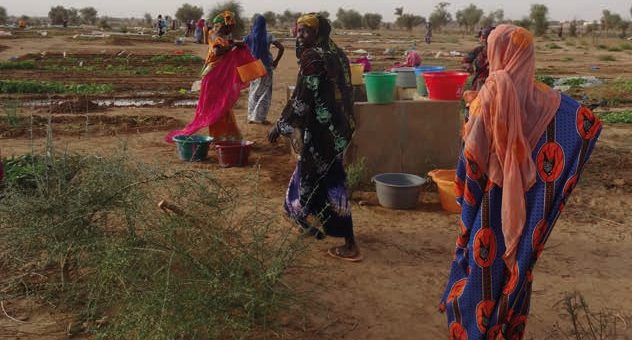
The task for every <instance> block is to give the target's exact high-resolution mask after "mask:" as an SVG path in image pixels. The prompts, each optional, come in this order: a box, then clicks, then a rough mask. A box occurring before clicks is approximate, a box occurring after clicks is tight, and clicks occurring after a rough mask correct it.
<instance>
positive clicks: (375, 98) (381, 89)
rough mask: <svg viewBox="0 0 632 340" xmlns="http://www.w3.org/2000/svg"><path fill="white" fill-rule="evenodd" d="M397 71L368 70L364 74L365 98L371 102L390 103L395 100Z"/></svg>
mask: <svg viewBox="0 0 632 340" xmlns="http://www.w3.org/2000/svg"><path fill="white" fill-rule="evenodd" d="M396 83H397V73H391V72H369V73H365V74H364V86H366V98H367V101H368V102H369V103H373V104H390V103H392V102H394V101H395V84H396Z"/></svg>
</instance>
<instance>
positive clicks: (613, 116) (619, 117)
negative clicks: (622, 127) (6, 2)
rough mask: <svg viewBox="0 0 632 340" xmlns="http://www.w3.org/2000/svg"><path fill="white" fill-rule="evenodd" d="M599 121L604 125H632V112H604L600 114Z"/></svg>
mask: <svg viewBox="0 0 632 340" xmlns="http://www.w3.org/2000/svg"><path fill="white" fill-rule="evenodd" d="M599 119H601V121H602V122H604V123H611V124H617V123H618V124H632V110H627V111H619V112H603V113H600V114H599Z"/></svg>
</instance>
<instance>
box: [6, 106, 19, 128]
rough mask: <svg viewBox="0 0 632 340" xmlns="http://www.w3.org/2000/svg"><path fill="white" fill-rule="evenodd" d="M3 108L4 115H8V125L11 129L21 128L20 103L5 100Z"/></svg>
mask: <svg viewBox="0 0 632 340" xmlns="http://www.w3.org/2000/svg"><path fill="white" fill-rule="evenodd" d="M2 108H3V109H4V113H5V115H6V120H7V125H8V126H9V127H10V128H16V127H19V126H20V125H21V124H22V123H21V122H20V117H19V115H18V112H19V108H20V105H19V102H16V101H11V100H5V101H4V103H3V104H2Z"/></svg>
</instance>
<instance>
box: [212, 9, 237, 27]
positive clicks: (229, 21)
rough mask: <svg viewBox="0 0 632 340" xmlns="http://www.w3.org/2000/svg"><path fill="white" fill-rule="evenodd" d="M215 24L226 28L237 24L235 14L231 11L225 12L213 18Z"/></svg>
mask: <svg viewBox="0 0 632 340" xmlns="http://www.w3.org/2000/svg"><path fill="white" fill-rule="evenodd" d="M213 23H214V24H222V25H224V26H230V25H234V24H235V13H233V12H231V11H223V12H222V13H219V14H218V15H216V16H215V17H214V18H213Z"/></svg>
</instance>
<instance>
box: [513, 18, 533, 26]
mask: <svg viewBox="0 0 632 340" xmlns="http://www.w3.org/2000/svg"><path fill="white" fill-rule="evenodd" d="M513 23H514V25H516V26H520V27H522V28H526V29H530V28H531V25H532V22H531V19H529V18H528V17H522V19H520V20H514V22H513Z"/></svg>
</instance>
